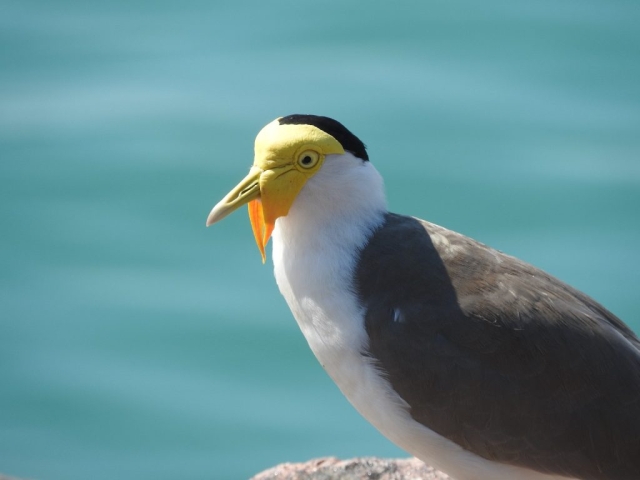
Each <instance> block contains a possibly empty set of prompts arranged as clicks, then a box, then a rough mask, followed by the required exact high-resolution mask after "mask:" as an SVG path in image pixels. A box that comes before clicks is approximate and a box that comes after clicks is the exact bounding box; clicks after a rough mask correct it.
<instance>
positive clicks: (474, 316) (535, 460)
mask: <svg viewBox="0 0 640 480" xmlns="http://www.w3.org/2000/svg"><path fill="white" fill-rule="evenodd" d="M355 285H356V291H357V294H358V297H359V300H360V302H361V304H362V305H363V307H364V308H365V312H366V313H365V327H366V330H367V334H368V337H369V343H368V352H367V354H369V355H370V356H371V357H372V358H374V359H375V361H376V363H377V364H378V366H379V368H380V369H381V370H382V371H383V373H384V374H385V375H386V376H387V378H388V379H389V381H390V382H391V384H392V386H393V388H394V390H396V392H397V393H398V394H399V395H400V396H401V397H402V398H403V399H404V400H405V401H406V402H407V403H408V404H409V406H410V413H411V416H412V417H413V418H414V419H415V420H416V421H418V422H419V423H421V424H423V425H425V426H427V427H428V428H430V429H431V430H433V431H435V432H436V433H439V434H440V435H442V436H444V437H446V438H448V439H449V440H452V441H453V442H455V443H457V444H458V445H460V446H462V447H463V448H465V449H466V450H468V451H471V452H473V453H475V454H477V455H479V456H481V457H483V458H485V459H488V460H493V461H497V462H501V463H507V464H511V465H516V466H520V467H525V468H530V469H533V470H536V471H540V472H546V473H553V474H558V475H565V476H567V477H572V478H573V477H575V478H582V479H585V480H591V479H594V480H596V479H598V480H604V479H607V480H630V479H635V478H640V342H639V341H638V339H637V337H636V336H635V335H634V333H633V332H632V331H631V330H630V329H629V328H628V327H627V326H626V325H625V324H624V323H623V322H622V321H620V320H619V319H618V318H617V317H615V316H614V315H613V314H612V313H610V312H608V311H607V310H606V309H605V308H604V307H602V306H601V305H599V304H598V303H597V302H595V301H594V300H592V299H591V298H589V297H588V296H586V295H584V294H582V293H581V292H579V291H577V290H575V289H573V288H571V287H569V286H568V285H566V284H564V283H563V282H561V281H559V280H557V279H556V278H554V277H552V276H550V275H548V274H546V273H545V272H543V271H541V270H539V269H537V268H535V267H532V266H531V265H529V264H527V263H525V262H522V261H520V260H518V259H515V258H513V257H510V256H508V255H505V254H503V253H501V252H498V251H496V250H493V249H491V248H488V247H486V246H485V245H482V244H481V243H479V242H476V241H474V240H472V239H469V238H467V237H464V236H463V235H460V234H457V233H455V232H451V231H449V230H446V229H444V228H442V227H438V226H436V225H433V224H430V223H428V222H423V221H419V220H417V219H414V218H411V217H404V216H400V215H394V214H388V215H387V217H386V219H385V222H384V223H383V225H382V226H381V227H380V228H379V229H378V230H377V231H376V232H375V233H374V234H373V236H372V237H371V239H370V240H369V242H368V244H367V245H366V246H365V247H364V249H363V250H362V251H361V253H360V258H359V261H358V263H357V269H356V272H355Z"/></svg>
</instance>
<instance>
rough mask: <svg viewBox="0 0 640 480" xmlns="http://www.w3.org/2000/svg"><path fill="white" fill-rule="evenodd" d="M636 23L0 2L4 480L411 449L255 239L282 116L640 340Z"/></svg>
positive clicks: (611, 18)
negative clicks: (592, 304) (254, 169)
mask: <svg viewBox="0 0 640 480" xmlns="http://www.w3.org/2000/svg"><path fill="white" fill-rule="evenodd" d="M638 25H640V4H638V2H637V1H636V0H633V1H618V0H601V1H600V0H599V1H594V0H575V1H565V0H560V1H559V0H547V1H544V0H543V1H536V2H532V1H530V0H504V1H497V0H486V1H484V2H472V1H456V0H454V1H446V2H445V1H428V2H409V1H400V2H394V3H391V2H388V3H382V2H375V3H374V2H368V3H365V2H351V1H346V2H338V1H335V2H323V3H320V2H293V1H289V2H284V1H279V2H257V1H251V2H250V1H244V2H235V3H233V4H232V3H219V2H212V1H208V2H205V1H187V2H168V1H164V2H151V1H136V2H131V1H127V2H124V1H115V2H109V3H105V2H79V1H56V2H29V1H5V2H3V3H2V6H0V65H1V68H0V200H1V201H0V215H1V217H0V218H1V219H2V227H1V235H0V245H1V250H0V252H1V254H0V305H1V307H2V317H1V319H0V356H1V357H2V361H1V362H0V385H1V390H0V471H2V472H4V473H7V474H13V475H21V476H25V477H31V478H37V479H41V480H81V479H87V478H91V479H98V480H100V479H109V480H111V479H113V478H119V479H152V478H153V479H154V480H155V479H164V478H166V479H170V478H171V479H175V478H181V479H214V478H215V479H243V478H247V477H248V476H250V475H251V474H253V473H255V472H257V471H259V470H261V469H264V468H266V467H269V466H271V465H274V464H276V463H279V462H283V461H301V460H305V459H309V458H313V457H318V456H323V455H338V456H342V457H350V456H354V455H381V456H394V455H403V453H402V452H401V451H400V450H398V449H397V448H395V447H394V446H393V445H391V444H390V443H389V442H388V441H387V440H385V439H384V438H383V437H382V436H381V435H379V434H378V433H377V432H376V431H375V430H374V429H373V428H372V427H370V426H369V425H368V424H367V423H366V422H365V421H364V420H362V419H361V418H360V417H359V416H358V414H357V413H356V412H355V411H354V410H353V409H352V408H351V407H350V405H349V404H348V403H347V401H346V400H345V399H344V398H343V397H342V396H341V394H340V393H339V391H338V390H337V388H336V387H335V386H334V385H333V384H332V382H331V381H330V380H329V379H328V377H327V376H326V374H325V373H324V372H323V371H322V369H321V368H320V367H319V366H318V365H317V363H316V361H315V359H314V358H313V356H312V354H311V353H310V351H309V350H308V348H307V346H306V343H305V341H304V338H303V337H302V335H301V333H300V332H299V331H298V328H297V326H296V324H295V322H294V320H293V318H292V317H291V314H290V313H289V311H288V309H287V307H286V305H285V303H284V301H283V300H282V298H281V297H280V295H279V293H278V292H277V289H276V286H275V282H274V281H273V278H272V267H271V264H270V263H268V264H267V265H266V266H263V265H262V264H261V261H260V255H259V253H258V250H257V248H256V247H255V244H254V242H253V239H252V234H251V231H250V227H249V222H248V219H247V216H246V214H245V213H244V212H242V213H239V214H236V215H234V216H232V217H230V218H228V219H227V220H225V221H224V222H223V223H221V224H220V225H217V226H215V227H214V228H210V229H205V228H204V221H205V218H206V216H207V214H208V212H209V210H210V208H211V207H212V206H213V204H214V203H215V202H217V200H218V199H219V198H220V197H221V196H222V195H223V194H225V193H226V192H227V191H228V189H229V188H230V187H232V186H233V185H235V183H236V182H237V181H238V180H239V179H240V178H241V177H242V176H243V175H244V174H245V173H246V171H247V169H248V166H249V165H250V163H251V161H252V148H253V138H254V136H255V134H256V133H257V131H258V130H259V129H260V128H261V127H262V126H263V125H264V124H266V123H267V122H269V121H271V120H272V119H273V118H275V117H276V116H280V115H285V114H289V113H294V112H301V113H317V114H324V115H329V116H333V117H335V118H337V119H339V120H341V121H342V122H343V123H345V124H346V125H347V126H348V127H350V128H351V129H352V130H353V131H354V132H355V133H356V134H358V135H359V136H360V137H361V138H362V139H364V141H365V142H366V143H367V145H368V146H369V151H370V155H371V158H372V161H373V162H374V163H375V165H376V166H377V167H378V168H379V170H380V171H381V172H382V174H383V175H384V177H385V180H386V184H387V190H388V197H389V202H390V205H391V208H392V210H394V211H398V212H402V213H407V214H412V215H416V216H420V217H422V218H427V219H429V220H431V221H434V222H436V223H439V224H441V225H444V226H447V227H449V228H452V229H455V230H458V231H461V232H463V233H465V234H467V235H470V236H473V237H475V238H478V239H480V240H482V241H484V242H486V243H489V244H490V245H493V246H495V247H497V248H500V249H502V250H505V251H507V252H509V253H511V254H513V255H516V256H519V257H521V258H523V259H526V260H527V261H530V262H532V263H534V264H535V265H538V266H540V267H542V268H544V269H546V270H548V271H550V272H551V273H553V274H555V275H557V276H558V277H560V278H561V279H563V280H565V281H567V282H569V283H571V284H572V285H574V286H576V287H578V288H580V289H581V290H583V291H585V292H587V293H588V294H590V295H591V296H593V297H595V298H596V299H598V300H599V301H600V302H602V303H603V304H604V305H606V306H607V307H608V308H609V309H611V310H612V311H613V312H614V313H616V314H617V315H619V316H620V317H622V318H623V319H624V320H625V321H626V322H628V323H629V324H630V325H631V326H632V327H633V328H635V329H636V331H638V330H640V316H639V313H638V312H640V297H639V296H638V287H640V61H639V58H640V28H639V27H638Z"/></svg>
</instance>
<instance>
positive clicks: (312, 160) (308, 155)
mask: <svg viewBox="0 0 640 480" xmlns="http://www.w3.org/2000/svg"><path fill="white" fill-rule="evenodd" d="M319 159H320V155H318V152H315V151H313V150H307V151H305V152H302V153H301V154H300V156H299V157H298V165H300V166H301V167H302V168H312V167H314V166H315V165H316V163H318V160H319Z"/></svg>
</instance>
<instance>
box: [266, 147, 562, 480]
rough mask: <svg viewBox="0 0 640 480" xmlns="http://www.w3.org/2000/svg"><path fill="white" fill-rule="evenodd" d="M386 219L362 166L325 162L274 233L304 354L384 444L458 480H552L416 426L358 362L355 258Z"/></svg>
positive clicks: (360, 323)
mask: <svg viewBox="0 0 640 480" xmlns="http://www.w3.org/2000/svg"><path fill="white" fill-rule="evenodd" d="M385 212H386V201H385V198H384V189H383V185H382V179H381V177H380V175H379V174H378V172H377V171H376V170H375V168H374V167H373V166H372V165H371V164H370V163H369V162H362V161H361V160H359V159H356V158H355V157H353V156H352V155H351V154H349V153H347V154H345V155H330V156H328V157H327V158H326V160H325V163H324V165H323V166H322V168H321V170H320V171H319V172H318V173H317V174H316V175H315V176H314V177H312V178H311V179H310V180H309V181H308V182H307V184H306V185H305V187H304V188H303V190H302V191H301V192H300V194H299V195H298V198H297V199H296V201H295V202H294V205H293V207H292V208H291V211H290V212H289V214H288V215H287V216H286V217H282V218H280V219H278V220H277V222H276V228H275V230H274V233H273V262H274V269H275V277H276V281H277V283H278V287H279V288H280V292H281V293H282V295H283V296H284V298H285V299H286V301H287V303H288V304H289V308H291V311H292V313H293V316H294V317H295V319H296V321H297V322H298V325H299V326H300V329H301V330H302V333H303V334H304V336H305V338H306V339H307V341H308V343H309V346H310V347H311V350H312V351H313V353H314V354H315V356H316V357H317V358H318V360H319V361H320V363H321V364H322V366H323V367H324V369H325V370H326V371H327V373H328V374H329V375H330V376H331V378H332V379H333V380H334V381H335V383H336V384H337V385H338V387H339V388H340V390H341V391H342V393H343V394H344V395H345V396H346V397H347V398H348V399H349V401H350V402H351V403H352V404H353V406H354V407H355V408H356V409H357V410H358V411H359V412H360V414H362V415H363V416H364V417H365V418H366V419H367V420H368V421H369V422H371V423H372V424H373V425H374V426H375V427H376V428H377V429H378V430H380V431H381V432H382V433H383V434H384V435H385V436H387V437H388V438H389V439H390V440H391V441H393V442H394V443H396V444H397V445H399V446H400V447H401V448H403V449H405V450H407V451H408V452H410V453H411V454H413V455H415V456H416V457H418V458H420V459H422V460H424V461H425V462H427V463H429V464H430V465H433V466H434V467H436V468H439V469H440V470H442V471H444V472H447V473H448V474H450V475H452V476H453V477H454V478H457V479H458V480H489V479H491V480H501V479H503V480H507V479H509V480H515V479H522V480H552V479H560V478H563V477H553V476H547V475H541V474H539V473H535V472H532V471H530V470H523V469H520V468H517V467H511V466H507V465H501V464H496V463H494V462H490V461H487V460H485V459H483V458H481V457H478V456H477V455H475V454H472V453H470V452H468V451H466V450H463V449H462V448H460V447H459V446H458V445H456V444H455V443H453V442H451V441H449V440H447V439H445V438H444V437H442V436H440V435H438V434H436V433H435V432H433V431H432V430H429V429H428V428H426V427H424V426H423V425H421V424H419V423H417V422H415V421H414V420H413V419H412V418H411V416H410V415H409V413H408V410H407V405H406V403H405V402H404V401H403V400H402V399H401V398H400V397H399V396H398V395H397V394H396V393H395V391H394V390H393V389H392V387H391V385H390V383H389V382H388V381H386V380H385V379H384V378H383V377H382V376H381V375H380V374H379V372H378V370H377V368H376V367H375V365H374V364H373V362H372V360H371V359H370V358H369V357H367V356H363V355H362V352H364V351H366V348H367V341H368V340H367V334H366V330H365V327H364V319H363V311H362V309H361V307H360V305H359V303H358V300H357V297H356V295H355V293H354V285H353V281H352V279H353V272H354V268H355V262H356V260H357V254H358V252H359V251H360V249H361V248H362V247H363V246H364V245H365V244H366V242H367V239H368V238H369V236H370V235H371V233H372V232H373V230H374V229H375V228H376V227H378V226H379V225H381V223H382V222H383V219H384V214H385Z"/></svg>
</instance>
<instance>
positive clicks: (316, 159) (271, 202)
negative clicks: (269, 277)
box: [207, 119, 344, 263]
mask: <svg viewBox="0 0 640 480" xmlns="http://www.w3.org/2000/svg"><path fill="white" fill-rule="evenodd" d="M278 120H279V119H276V120H274V121H273V122H271V123H269V124H268V125H267V126H265V127H264V128H263V129H262V130H261V131H260V133H258V136H257V137H256V141H255V158H254V162H253V166H252V167H251V170H250V171H249V174H248V175H247V176H246V177H245V178H244V179H243V180H242V181H241V182H240V183H239V184H238V185H237V186H236V187H235V188H234V189H233V190H231V192H229V193H228V194H227V195H226V196H225V197H224V198H223V199H222V200H221V201H220V202H218V204H217V205H216V206H215V207H213V209H212V210H211V213H210V214H209V217H208V218H207V226H209V225H212V224H213V223H216V222H218V221H220V220H222V219H223V218H224V217H226V216H227V215H228V214H230V213H231V212H233V211H234V210H236V209H237V208H239V207H240V206H242V205H244V204H248V206H249V220H250V222H251V228H252V229H253V234H254V237H255V239H256V243H257V245H258V249H259V250H260V254H261V255H262V261H263V263H264V262H265V260H266V254H265V247H266V245H267V243H268V241H269V238H270V237H271V233H272V232H273V229H274V228H275V222H276V220H277V219H278V218H280V217H283V216H286V215H287V214H288V213H289V210H290V208H291V206H292V205H293V203H294V201H295V199H296V197H297V196H298V194H299V193H300V191H301V190H302V188H303V187H304V185H305V183H306V182H307V180H308V179H309V178H311V177H312V176H313V175H314V174H315V173H316V172H317V171H318V170H319V169H320V168H321V167H322V164H323V162H324V159H325V156H326V155H331V154H342V153H344V149H343V147H342V145H341V144H340V142H338V141H337V140H336V139H335V138H334V137H332V136H331V135H329V134H328V133H326V132H324V131H322V130H320V129H319V128H317V127H314V126H312V125H289V124H287V125H280V123H279V122H278Z"/></svg>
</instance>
